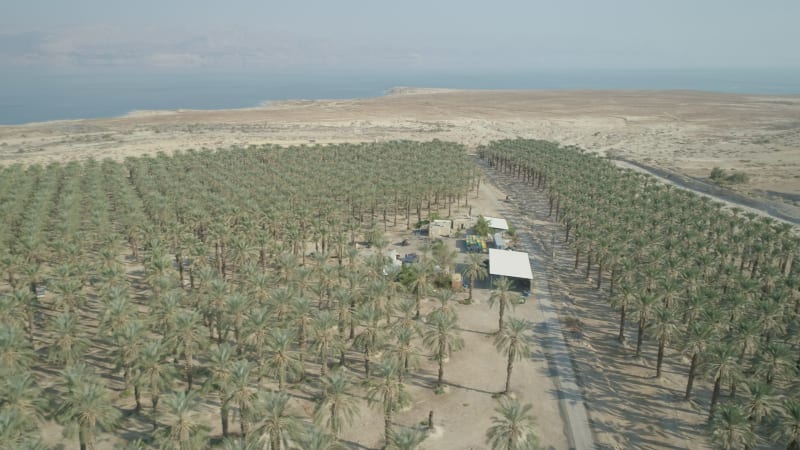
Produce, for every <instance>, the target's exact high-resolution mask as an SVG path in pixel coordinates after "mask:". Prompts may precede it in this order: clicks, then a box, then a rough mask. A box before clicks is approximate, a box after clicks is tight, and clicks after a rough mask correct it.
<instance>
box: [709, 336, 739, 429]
mask: <svg viewBox="0 0 800 450" xmlns="http://www.w3.org/2000/svg"><path fill="white" fill-rule="evenodd" d="M736 353H737V352H736V348H735V347H733V346H732V345H726V344H724V343H720V344H717V345H715V346H714V347H712V348H711V351H710V352H709V354H708V360H707V361H705V362H704V366H705V372H706V374H708V375H709V376H710V377H711V379H712V380H714V390H713V391H712V393H711V406H710V407H709V412H708V417H709V420H710V419H712V418H713V417H714V409H715V408H716V406H717V401H718V400H719V395H720V391H721V388H722V383H723V382H729V381H733V380H737V379H739V378H741V365H740V364H739V358H738V356H737V354H736Z"/></svg>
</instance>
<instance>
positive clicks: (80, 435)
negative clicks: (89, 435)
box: [78, 425, 87, 450]
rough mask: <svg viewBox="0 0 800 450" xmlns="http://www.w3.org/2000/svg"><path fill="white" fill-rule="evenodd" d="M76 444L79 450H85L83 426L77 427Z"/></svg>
mask: <svg viewBox="0 0 800 450" xmlns="http://www.w3.org/2000/svg"><path fill="white" fill-rule="evenodd" d="M78 442H79V444H80V448H81V450H86V449H87V446H86V428H85V427H84V426H83V425H79V428H78Z"/></svg>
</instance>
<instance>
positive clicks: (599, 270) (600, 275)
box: [597, 262, 603, 289]
mask: <svg viewBox="0 0 800 450" xmlns="http://www.w3.org/2000/svg"><path fill="white" fill-rule="evenodd" d="M602 280H603V263H602V262H600V263H597V289H600V282H601V281H602Z"/></svg>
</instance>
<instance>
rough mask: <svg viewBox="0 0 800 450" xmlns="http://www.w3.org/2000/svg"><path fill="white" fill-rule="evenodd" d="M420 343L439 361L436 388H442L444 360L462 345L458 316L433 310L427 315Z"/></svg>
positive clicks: (438, 389)
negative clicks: (426, 322)
mask: <svg viewBox="0 0 800 450" xmlns="http://www.w3.org/2000/svg"><path fill="white" fill-rule="evenodd" d="M422 343H423V345H425V347H427V348H428V349H429V350H431V351H432V352H433V359H434V360H435V361H438V362H439V375H438V377H437V379H436V390H437V391H440V390H441V389H442V388H443V385H442V379H443V378H444V362H445V360H447V359H448V358H449V357H450V355H451V354H452V353H453V352H456V351H459V350H461V349H462V348H463V347H464V339H463V338H462V337H461V332H460V331H458V318H457V317H456V316H455V315H452V314H443V313H440V312H437V311H434V312H433V313H431V314H430V315H429V316H428V324H427V329H426V330H425V332H424V334H423V335H422Z"/></svg>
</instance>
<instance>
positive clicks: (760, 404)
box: [740, 380, 780, 426]
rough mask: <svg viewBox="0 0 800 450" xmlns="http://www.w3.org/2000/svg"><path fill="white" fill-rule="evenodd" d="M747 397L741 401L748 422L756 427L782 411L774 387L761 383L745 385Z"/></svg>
mask: <svg viewBox="0 0 800 450" xmlns="http://www.w3.org/2000/svg"><path fill="white" fill-rule="evenodd" d="M744 388H745V389H744V390H745V395H744V398H743V399H742V400H741V402H740V403H741V407H742V409H743V410H744V413H745V415H746V416H747V420H749V421H751V422H753V423H754V424H755V425H756V426H758V425H760V424H761V423H763V422H764V419H769V418H771V417H772V416H774V415H776V414H777V413H778V411H779V410H780V397H779V396H778V395H776V394H775V392H774V390H773V388H772V386H770V385H769V384H767V383H764V382H761V381H757V380H756V381H750V382H747V383H745V385H744Z"/></svg>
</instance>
